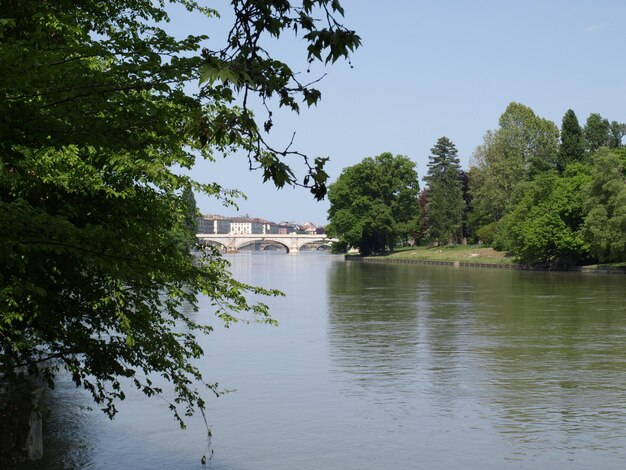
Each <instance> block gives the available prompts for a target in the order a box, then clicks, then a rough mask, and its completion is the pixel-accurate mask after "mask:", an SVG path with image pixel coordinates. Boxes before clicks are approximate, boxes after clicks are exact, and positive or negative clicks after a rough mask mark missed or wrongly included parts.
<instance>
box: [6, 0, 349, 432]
mask: <svg viewBox="0 0 626 470" xmlns="http://www.w3.org/2000/svg"><path fill="white" fill-rule="evenodd" d="M174 3H179V4H181V5H182V6H184V7H186V8H187V9H188V10H190V11H192V12H195V14H198V15H205V16H206V17H207V19H208V18H210V17H214V16H215V15H216V12H215V11H213V10H211V9H207V8H203V7H200V6H198V5H197V4H196V3H195V2H194V1H193V0H180V1H178V2H174ZM164 4H165V2H162V1H157V2H155V1H150V0H133V1H130V2H129V1H121V0H111V1H105V2H99V1H93V0H85V1H81V2H78V3H77V2H74V1H69V0H60V1H54V2H51V1H34V0H31V1H20V2H15V1H3V0H0V12H1V13H0V14H1V15H2V19H0V41H1V48H0V63H1V64H2V70H3V72H2V74H1V75H0V97H1V98H0V159H1V161H0V163H1V167H0V220H1V221H2V223H1V224H0V237H2V240H3V243H2V245H0V367H1V370H0V376H1V378H2V380H4V381H8V380H12V379H15V378H16V375H18V374H20V373H22V371H26V370H27V371H28V373H30V374H34V375H40V376H43V377H44V378H45V379H47V381H48V383H49V385H50V386H53V385H54V377H55V374H56V372H57V371H58V369H59V368H65V369H66V370H68V371H69V372H70V374H71V377H72V379H73V380H74V382H75V383H76V385H77V386H83V387H84V388H85V389H87V390H88V391H89V392H91V394H92V396H93V398H94V400H95V401H96V403H98V404H99V405H100V406H101V407H102V409H103V410H104V411H105V412H106V413H107V414H108V415H109V416H113V415H114V414H115V412H116V408H115V400H116V399H123V398H124V391H123V386H122V385H123V380H122V379H123V378H127V379H128V381H130V382H131V383H133V384H134V385H135V386H136V387H137V388H138V389H140V390H142V391H143V392H144V393H145V394H146V395H154V394H160V393H161V390H160V389H158V388H156V387H154V386H153V385H152V382H151V379H150V375H152V374H157V375H161V376H163V377H164V378H165V379H167V380H168V381H169V382H171V383H172V384H173V388H174V395H173V397H174V398H173V400H172V401H171V403H170V407H171V409H172V410H173V411H174V413H175V416H176V417H177V418H178V419H179V420H181V424H182V418H181V416H182V414H181V413H180V411H179V406H182V407H183V411H184V412H185V413H191V412H193V411H194V410H195V409H198V408H200V409H202V408H203V407H204V399H203V393H204V392H203V389H202V388H200V389H199V388H198V385H197V384H200V385H199V386H200V387H202V384H204V385H206V386H207V387H208V388H209V389H212V390H215V387H214V385H211V384H207V383H205V382H204V379H203V377H202V376H201V374H200V372H199V370H198V369H197V368H196V366H194V365H193V363H192V360H193V359H195V358H198V357H200V356H201V355H202V350H201V348H200V346H199V345H198V343H197V342H196V339H195V334H197V333H206V332H208V331H209V330H210V328H208V327H206V326H203V324H201V323H198V322H196V321H195V320H194V319H193V317H192V316H189V315H187V314H185V312H186V311H195V310H197V309H198V297H199V296H201V295H206V296H208V298H209V299H210V300H211V302H212V304H213V306H214V309H215V312H216V314H217V315H218V316H219V317H220V318H222V319H223V320H224V321H225V322H227V323H228V322H231V321H236V319H237V317H239V316H240V315H243V314H244V312H250V313H251V315H252V316H251V317H246V318H248V319H257V320H258V321H264V322H271V321H272V320H271V319H270V317H269V316H268V311H267V308H266V306H265V305H263V304H262V303H257V304H250V303H249V302H248V300H247V298H248V296H249V294H268V295H275V294H277V292H275V291H271V290H265V289H260V288H255V287H251V286H247V285H243V284H241V283H239V282H237V281H236V280H235V279H233V278H232V277H231V276H230V274H229V273H228V263H227V262H226V261H225V260H224V259H222V258H220V257H219V256H218V255H217V254H215V253H213V252H211V251H209V252H205V253H204V254H202V255H201V256H194V255H193V253H192V251H191V250H190V246H189V243H185V241H186V240H187V241H188V240H190V227H189V218H190V214H191V213H192V212H194V211H195V209H193V207H192V201H191V198H190V197H189V195H190V194H191V191H192V190H195V191H200V192H204V193H206V194H209V195H212V196H214V197H216V198H218V199H220V200H222V201H223V202H224V203H229V202H230V201H231V200H232V198H233V197H234V196H236V195H237V194H238V193H237V192H235V191H225V190H223V189H222V188H220V187H219V186H218V185H216V184H211V183H200V182H196V181H193V180H192V179H190V178H189V177H186V176H181V175H180V174H179V169H180V168H183V169H189V168H191V167H192V166H193V164H194V161H195V159H196V158H197V156H198V155H201V156H203V157H205V158H211V155H212V153H213V152H215V151H219V152H228V151H237V150H243V151H244V152H245V153H246V154H247V156H248V160H249V163H250V166H251V167H259V168H260V169H261V171H262V173H263V178H264V179H265V180H271V181H272V182H273V183H274V184H275V185H277V186H278V187H281V186H283V185H285V184H299V185H302V186H306V187H309V188H310V189H311V191H312V192H313V194H314V195H315V196H316V197H318V198H320V197H322V196H323V195H324V193H325V191H326V186H325V180H326V177H327V175H326V174H325V172H324V170H323V166H324V162H325V161H326V159H325V158H317V159H315V160H314V161H312V162H311V161H309V160H308V159H307V158H306V157H305V156H302V157H303V159H304V160H303V161H304V163H305V165H306V171H307V174H306V176H305V177H304V179H303V180H302V182H301V183H300V180H299V178H297V177H296V176H295V172H294V170H292V169H291V168H290V167H289V166H287V165H286V164H285V163H284V161H283V160H282V158H281V157H284V156H287V155H290V154H298V153H297V152H294V151H292V150H290V148H291V147H290V145H288V146H287V147H286V149H284V150H275V149H273V148H272V147H271V146H270V145H269V144H268V143H267V141H266V137H265V136H264V135H262V134H261V131H260V130H259V129H260V127H261V126H259V125H258V124H257V122H256V121H255V119H254V117H253V115H252V113H251V111H250V109H249V108H248V99H249V97H251V96H257V97H259V98H260V99H261V100H262V102H263V103H264V104H267V105H268V106H269V105H271V104H272V102H273V101H272V100H273V99H274V98H276V99H277V100H278V105H279V106H286V107H287V108H289V109H292V110H295V111H298V110H299V108H300V105H299V102H298V100H302V101H303V102H304V103H306V105H307V106H311V105H313V104H315V103H316V102H317V101H318V100H319V99H320V93H319V91H318V90H316V89H314V88H313V87H312V86H311V85H310V84H303V83H300V82H299V81H298V79H297V77H298V75H297V73H296V72H294V71H292V70H291V68H290V67H289V66H288V65H287V64H285V63H283V62H281V61H278V60H275V59H273V58H272V57H270V55H269V54H268V53H267V52H266V50H265V49H264V48H263V45H262V40H264V38H267V37H268V36H274V37H278V36H279V35H280V34H281V32H282V31H285V30H293V31H295V32H296V34H301V35H302V37H303V38H304V39H305V41H306V43H305V44H306V45H307V46H306V47H307V54H308V58H309V62H312V61H315V60H322V61H325V62H334V61H336V60H337V59H338V58H340V57H347V55H348V53H349V52H350V51H351V50H353V49H354V48H355V47H357V46H358V45H359V42H360V40H359V37H358V36H357V35H356V34H355V33H354V32H353V31H349V30H347V29H346V28H345V27H343V26H342V25H341V24H340V23H338V22H337V20H336V17H337V16H338V15H342V14H343V9H342V7H341V5H340V3H339V1H337V0H317V1H313V0H303V1H302V2H301V4H298V5H295V4H291V3H289V2H287V1H285V0H263V1H261V0H246V1H244V0H233V1H232V7H233V9H234V13H235V22H234V24H233V26H232V29H231V30H230V34H229V37H228V41H227V44H226V45H225V47H224V48H222V49H218V50H210V49H208V48H204V49H202V45H203V44H204V42H205V41H206V40H207V38H206V37H205V36H198V37H196V36H188V37H186V38H183V39H176V38H174V37H172V36H170V35H168V34H167V32H166V31H165V30H164V29H163V23H164V22H166V21H168V17H167V12H166V10H165V6H164ZM319 15H321V16H323V18H324V21H323V22H319V21H317V20H316V17H317V16H319ZM198 79H200V82H201V83H203V86H202V87H201V90H200V92H199V93H198V94H195V95H194V94H192V93H191V92H190V91H189V90H190V89H192V87H191V86H190V85H191V84H192V81H193V82H196V81H197V80H198ZM268 109H269V108H268ZM271 126H272V120H271V112H269V111H268V119H267V120H266V121H265V123H264V124H263V126H262V127H263V129H264V131H265V132H268V131H269V130H270V128H271ZM298 155H300V154H298ZM184 195H186V196H184Z"/></svg>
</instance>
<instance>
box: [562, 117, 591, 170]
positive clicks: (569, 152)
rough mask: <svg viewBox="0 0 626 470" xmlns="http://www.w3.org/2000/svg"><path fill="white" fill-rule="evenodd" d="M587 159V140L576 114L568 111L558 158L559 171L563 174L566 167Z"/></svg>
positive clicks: (564, 119) (564, 121) (563, 125)
mask: <svg viewBox="0 0 626 470" xmlns="http://www.w3.org/2000/svg"><path fill="white" fill-rule="evenodd" d="M584 158H585V138H584V136H583V130H582V128H581V127H580V124H579V123H578V118H577V117H576V113H574V111H572V110H571V109H568V110H567V112H566V113H565V115H564V116H563V124H562V126H561V146H560V148H559V155H558V158H557V164H556V167H557V170H558V171H559V172H563V170H564V169H565V167H566V166H567V165H568V164H570V163H573V162H580V161H582V160H583V159H584Z"/></svg>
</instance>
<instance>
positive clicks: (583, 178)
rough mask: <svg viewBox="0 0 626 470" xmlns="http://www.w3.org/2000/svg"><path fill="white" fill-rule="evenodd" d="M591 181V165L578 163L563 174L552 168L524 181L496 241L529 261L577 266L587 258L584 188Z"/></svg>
mask: <svg viewBox="0 0 626 470" xmlns="http://www.w3.org/2000/svg"><path fill="white" fill-rule="evenodd" d="M588 181H589V169H588V167H587V166H585V165H583V164H580V163H578V164H571V165H569V166H568V168H567V169H566V170H565V172H564V173H563V175H561V176H560V175H559V174H558V173H557V172H556V171H549V172H545V173H542V174H540V175H538V176H537V177H536V178H535V179H534V180H532V181H528V182H524V183H523V184H522V185H520V187H519V188H518V191H517V194H516V197H517V202H516V203H515V204H514V205H513V207H512V208H511V211H510V212H509V213H508V214H507V215H505V216H504V218H503V219H502V222H501V226H500V228H499V229H498V235H497V236H496V244H498V245H500V246H501V247H502V248H504V249H507V250H510V251H512V252H513V254H514V255H515V256H516V257H517V258H518V260H519V261H520V262H522V263H526V264H533V265H544V266H554V265H559V264H564V265H575V264H580V263H582V262H584V261H587V260H588V259H589V245H588V243H587V242H586V241H585V240H584V239H583V236H582V224H583V219H584V211H583V203H584V196H583V191H582V190H583V188H584V187H585V185H586V184H587V183H588ZM498 239H499V240H498Z"/></svg>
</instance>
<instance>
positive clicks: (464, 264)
mask: <svg viewBox="0 0 626 470" xmlns="http://www.w3.org/2000/svg"><path fill="white" fill-rule="evenodd" d="M344 260H346V261H355V262H360V263H374V264H375V263H379V264H416V265H420V264H422V265H436V266H452V267H455V268H491V269H512V270H516V271H554V272H579V273H592V274H626V267H625V268H620V267H615V268H613V267H602V266H564V267H560V268H541V267H533V266H527V265H524V264H515V263H513V264H504V263H477V262H471V261H440V260H423V259H420V260H417V259H406V258H389V257H387V256H357V255H344Z"/></svg>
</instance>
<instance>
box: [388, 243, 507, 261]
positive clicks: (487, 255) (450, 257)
mask: <svg viewBox="0 0 626 470" xmlns="http://www.w3.org/2000/svg"><path fill="white" fill-rule="evenodd" d="M385 257H387V258H389V259H407V260H419V261H459V262H468V263H486V264H514V261H513V258H512V257H511V256H508V255H507V253H505V252H503V251H496V250H494V249H493V248H490V247H483V246H480V245H454V246H438V247H433V248H427V247H423V246H420V247H410V248H399V249H398V250H397V251H395V252H394V253H390V254H388V255H385Z"/></svg>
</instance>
